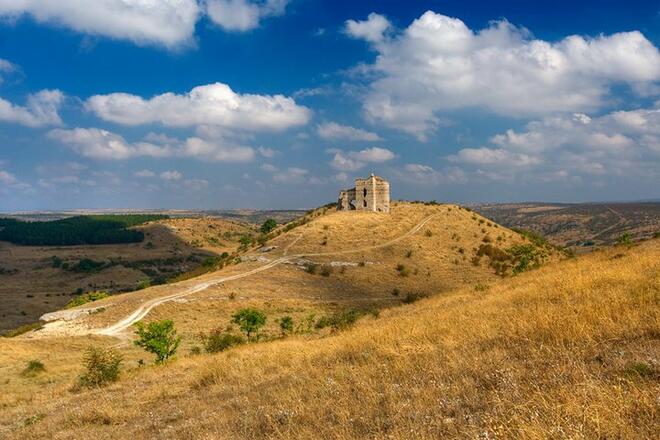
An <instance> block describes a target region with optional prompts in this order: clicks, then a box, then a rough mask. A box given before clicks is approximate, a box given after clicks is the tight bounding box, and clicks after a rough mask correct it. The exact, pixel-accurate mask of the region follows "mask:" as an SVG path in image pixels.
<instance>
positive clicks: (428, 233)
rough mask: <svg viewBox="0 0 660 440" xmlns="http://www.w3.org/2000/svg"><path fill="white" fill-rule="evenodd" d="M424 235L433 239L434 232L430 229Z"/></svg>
mask: <svg viewBox="0 0 660 440" xmlns="http://www.w3.org/2000/svg"><path fill="white" fill-rule="evenodd" d="M424 235H426V236H427V237H433V232H431V230H430V229H427V230H426V231H425V232H424Z"/></svg>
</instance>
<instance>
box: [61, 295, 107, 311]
mask: <svg viewBox="0 0 660 440" xmlns="http://www.w3.org/2000/svg"><path fill="white" fill-rule="evenodd" d="M108 296H110V295H108V293H107V292H100V291H99V292H87V293H84V294H82V295H80V296H77V297H75V298H74V299H72V300H71V301H69V303H68V304H67V305H66V306H64V308H65V309H71V308H73V307H78V306H82V305H83V304H87V303H90V302H94V301H98V300H100V299H103V298H107V297H108Z"/></svg>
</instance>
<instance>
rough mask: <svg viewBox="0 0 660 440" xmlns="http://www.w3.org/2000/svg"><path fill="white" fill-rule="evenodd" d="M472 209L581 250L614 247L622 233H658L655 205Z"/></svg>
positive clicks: (516, 205) (634, 235) (517, 205)
mask: <svg viewBox="0 0 660 440" xmlns="http://www.w3.org/2000/svg"><path fill="white" fill-rule="evenodd" d="M474 209H475V210H476V211H478V212H480V213H481V214H483V215H485V216H487V217H490V218H492V219H493V220H495V221H496V222H498V223H500V224H502V225H505V226H507V227H509V228H523V229H528V230H532V231H535V232H538V233H540V234H542V235H544V236H545V237H547V238H548V239H549V240H550V241H551V242H553V243H555V244H557V245H561V246H569V247H572V248H573V249H575V250H581V251H584V250H590V249H594V248H597V247H600V246H608V245H612V244H615V243H617V241H618V240H619V239H620V238H621V236H622V235H623V234H625V233H628V234H630V237H631V238H632V239H633V240H639V239H645V238H650V237H653V236H654V234H657V233H660V203H658V202H631V203H581V204H558V203H507V204H483V205H476V206H474Z"/></svg>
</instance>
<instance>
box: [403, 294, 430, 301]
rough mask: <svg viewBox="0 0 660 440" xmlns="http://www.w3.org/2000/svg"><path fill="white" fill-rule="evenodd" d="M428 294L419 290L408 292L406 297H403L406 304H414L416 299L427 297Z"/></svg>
mask: <svg viewBox="0 0 660 440" xmlns="http://www.w3.org/2000/svg"><path fill="white" fill-rule="evenodd" d="M426 297H427V295H425V294H423V293H419V292H413V293H407V294H406V296H405V298H403V303H404V304H412V303H414V302H415V301H419V300H420V299H422V298H426Z"/></svg>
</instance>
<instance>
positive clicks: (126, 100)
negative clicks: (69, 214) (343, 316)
mask: <svg viewBox="0 0 660 440" xmlns="http://www.w3.org/2000/svg"><path fill="white" fill-rule="evenodd" d="M659 46H660V3H659V2H657V1H655V2H648V1H647V2H641V1H628V2H614V1H598V2H579V3H576V2H570V3H569V2H558V1H553V2H528V1H510V2H459V1H426V2H424V1H407V2H400V1H361V2H343V1H332V2H330V1H321V0H289V1H287V0H262V1H251V0H160V1H156V0H130V1H129V0H99V1H98V3H97V4H96V5H95V7H93V8H90V7H89V2H87V1H84V0H24V1H21V2H16V1H13V0H0V211H12V210H34V209H70V208H208V209H213V208H309V207H313V206H317V205H320V204H323V203H327V202H329V201H333V200H334V199H335V198H336V194H337V190H338V189H339V188H341V187H345V186H350V185H351V181H352V179H354V178H355V177H358V176H361V175H365V174H368V173H370V172H375V173H378V174H380V175H382V176H384V177H386V178H388V179H389V180H390V181H391V183H392V192H393V196H394V197H395V198H406V199H437V200H441V201H455V202H506V201H532V200H536V201H567V202H576V201H602V200H636V199H648V198H658V197H660V191H659V189H658V188H660V53H659V51H658V47H659Z"/></svg>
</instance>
